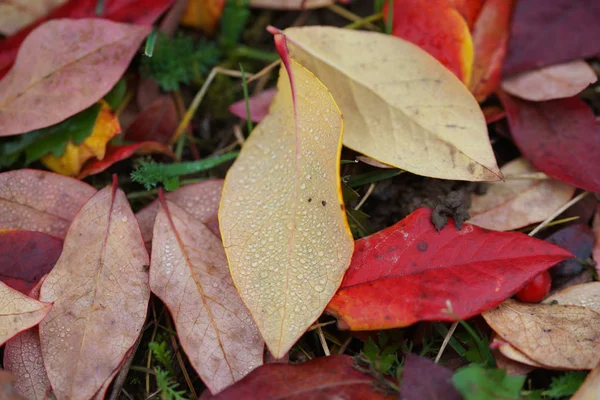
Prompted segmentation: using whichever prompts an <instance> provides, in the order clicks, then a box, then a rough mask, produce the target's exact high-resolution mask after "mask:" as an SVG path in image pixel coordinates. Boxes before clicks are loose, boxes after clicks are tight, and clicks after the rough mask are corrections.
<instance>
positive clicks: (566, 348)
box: [482, 300, 600, 369]
mask: <svg viewBox="0 0 600 400" xmlns="http://www.w3.org/2000/svg"><path fill="white" fill-rule="evenodd" d="M482 315H483V317H484V318H485V320H486V321H487V323H488V324H489V325H490V326H491V327H492V329H494V331H496V333H498V335H499V336H500V337H501V338H502V339H503V340H505V341H507V342H508V343H510V344H511V345H513V346H514V347H516V348H517V349H518V350H520V351H521V352H522V353H524V354H525V355H526V356H528V357H529V358H531V359H532V360H534V361H535V362H538V363H540V364H543V365H545V366H546V367H549V368H558V369H592V368H594V367H595V366H596V365H597V364H598V363H599V362H600V313H598V312H597V311H594V310H592V309H590V308H587V307H581V306H574V305H554V304H526V303H520V302H517V301H514V300H507V301H505V302H504V303H502V304H500V305H499V306H498V307H497V308H495V309H492V310H489V311H486V312H484V313H483V314H482Z"/></svg>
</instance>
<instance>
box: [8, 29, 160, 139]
mask: <svg viewBox="0 0 600 400" xmlns="http://www.w3.org/2000/svg"><path fill="white" fill-rule="evenodd" d="M149 32H150V29H149V28H147V27H142V26H135V25H129V24H120V23H116V22H111V21H107V20H102V19H80V20H72V19H60V20H53V21H48V22H46V23H45V24H43V25H41V26H40V27H38V28H37V29H35V30H34V31H33V32H31V34H30V35H29V36H28V37H27V39H25V41H24V42H23V46H22V47H21V51H20V52H19V56H18V57H17V60H16V61H15V65H14V67H13V68H12V69H11V70H10V71H9V72H8V73H7V74H6V76H5V77H4V78H3V79H2V80H0V125H1V126H2V130H1V131H0V136H8V135H17V134H21V133H25V132H29V131H32V130H34V129H39V128H43V127H46V126H49V125H53V124H56V123H57V122H60V121H62V120H64V119H66V118H68V117H70V116H71V115H74V114H76V113H77V112H79V111H81V110H84V109H86V108H87V107H89V106H91V105H92V104H94V103H95V102H96V101H98V100H99V99H100V98H101V97H102V96H104V95H105V94H106V93H108V92H109V91H110V89H112V87H113V86H114V85H115V83H117V81H118V80H119V78H121V76H122V75H123V72H124V71H125V69H126V68H127V66H128V65H129V62H130V61H131V59H132V58H133V56H134V55H135V52H136V51H137V49H138V47H139V45H140V43H141V42H142V40H143V39H144V38H145V37H146V35H147V34H148V33H149ZM91 83H93V84H91ZM48 93H52V96H48ZM57 104H60V107H56V105H57Z"/></svg>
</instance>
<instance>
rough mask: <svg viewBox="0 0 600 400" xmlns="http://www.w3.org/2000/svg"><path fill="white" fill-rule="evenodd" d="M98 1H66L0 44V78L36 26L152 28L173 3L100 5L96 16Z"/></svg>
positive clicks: (114, 1) (133, 0) (127, 0)
mask: <svg viewBox="0 0 600 400" xmlns="http://www.w3.org/2000/svg"><path fill="white" fill-rule="evenodd" d="M97 2H98V0H69V1H68V2H66V3H65V4H63V5H62V6H60V7H58V8H56V9H54V11H52V12H51V13H50V14H49V15H47V16H46V17H44V18H40V19H38V20H37V21H36V22H34V23H33V24H31V25H29V26H27V27H26V28H23V29H21V30H20V31H19V32H18V33H16V34H15V35H13V36H11V37H9V38H6V39H4V40H0V78H2V77H3V76H4V75H6V73H7V72H8V71H9V69H10V67H11V66H12V64H13V62H14V61H15V58H17V52H18V50H19V48H20V46H21V43H22V42H23V40H25V38H26V37H27V36H28V35H29V33H30V32H31V31H33V30H34V29H35V28H37V27H38V26H40V25H42V24H43V23H45V22H47V21H50V20H52V19H57V18H98V17H101V18H105V19H109V20H112V21H116V22H127V23H133V24H137V25H152V23H153V22H154V21H155V20H156V19H157V18H158V17H159V16H160V14H162V13H163V12H164V11H165V10H166V9H167V8H168V7H169V6H170V5H171V3H172V2H173V0H111V1H108V2H104V3H103V5H104V7H103V8H102V11H101V12H100V14H98V13H97V12H96V11H97Z"/></svg>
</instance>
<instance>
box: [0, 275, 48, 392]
mask: <svg viewBox="0 0 600 400" xmlns="http://www.w3.org/2000/svg"><path fill="white" fill-rule="evenodd" d="M40 283H41V282H40ZM40 286H41V285H40V284H37V285H36V286H35V287H34V288H33V289H32V290H31V293H29V297H31V298H33V299H37V298H39V296H40ZM3 361H4V368H6V370H8V371H11V372H12V373H14V374H15V377H16V379H15V382H14V387H15V392H17V393H18V394H21V395H23V396H26V397H27V398H28V399H30V400H52V399H55V397H54V395H53V394H52V388H51V387H50V381H49V380H48V375H47V374H46V368H45V367H44V360H43V358H42V348H41V346H40V334H39V329H38V327H37V326H34V327H33V328H29V329H28V330H26V331H23V332H21V333H19V334H18V335H17V336H15V337H13V338H12V339H10V340H9V341H8V342H6V346H5V347H4V358H3Z"/></svg>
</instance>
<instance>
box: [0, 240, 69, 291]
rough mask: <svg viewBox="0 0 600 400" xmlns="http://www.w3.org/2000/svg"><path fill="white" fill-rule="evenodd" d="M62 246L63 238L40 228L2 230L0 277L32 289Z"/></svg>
mask: <svg viewBox="0 0 600 400" xmlns="http://www.w3.org/2000/svg"><path fill="white" fill-rule="evenodd" d="M61 250H62V240H61V239H58V238H55V237H54V236H50V235H46V234H45V233H41V232H33V231H21V230H10V229H9V230H0V280H1V281H2V282H4V283H6V284H7V285H8V286H10V287H12V288H13V289H15V290H18V291H19V292H21V293H24V294H26V293H29V291H30V290H31V289H32V288H33V287H34V286H35V284H36V283H37V282H38V281H39V280H40V279H41V277H42V276H44V275H45V274H47V273H48V272H50V270H51V269H52V267H54V264H55V263H56V260H58V257H59V256H60V252H61Z"/></svg>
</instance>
